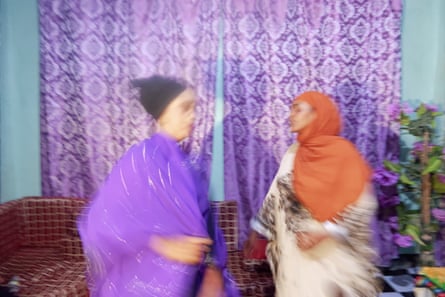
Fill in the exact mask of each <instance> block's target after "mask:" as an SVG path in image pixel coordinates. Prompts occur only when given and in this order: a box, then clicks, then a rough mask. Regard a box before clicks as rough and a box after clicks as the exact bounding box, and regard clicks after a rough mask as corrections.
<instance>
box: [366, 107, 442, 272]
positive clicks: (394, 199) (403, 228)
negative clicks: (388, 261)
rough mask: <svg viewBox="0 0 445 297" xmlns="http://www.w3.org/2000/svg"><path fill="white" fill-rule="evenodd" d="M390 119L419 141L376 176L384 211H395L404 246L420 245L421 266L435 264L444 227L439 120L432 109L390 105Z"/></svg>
mask: <svg viewBox="0 0 445 297" xmlns="http://www.w3.org/2000/svg"><path fill="white" fill-rule="evenodd" d="M389 115H390V117H391V119H392V120H394V121H397V122H398V123H399V124H400V130H401V134H402V135H403V134H408V135H411V136H412V137H414V138H415V140H416V141H415V142H414V143H413V144H412V145H411V146H409V147H407V149H408V152H407V153H406V156H403V154H402V156H401V159H400V160H387V161H385V162H384V166H383V167H381V168H378V169H376V170H375V172H374V181H375V183H376V184H377V186H378V191H379V200H380V204H381V205H382V207H391V206H392V207H395V208H396V210H397V216H393V217H391V218H390V224H391V226H392V227H393V228H394V229H395V230H396V234H395V236H394V240H395V243H396V244H397V245H399V246H400V247H409V246H412V245H414V244H416V245H417V246H418V247H419V249H420V261H421V262H422V263H421V264H422V265H432V264H434V257H433V248H434V236H435V234H436V233H437V231H438V230H439V227H440V224H441V223H443V222H445V147H444V143H443V141H442V140H440V139H438V137H437V135H436V132H437V131H436V129H435V128H436V122H437V119H436V118H437V117H438V116H441V115H443V113H441V112H439V110H438V108H437V107H436V106H433V105H428V104H420V105H419V106H418V107H417V108H416V109H415V110H413V109H412V108H410V107H409V106H408V105H402V106H391V108H390V110H389Z"/></svg>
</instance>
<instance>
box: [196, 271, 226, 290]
mask: <svg viewBox="0 0 445 297" xmlns="http://www.w3.org/2000/svg"><path fill="white" fill-rule="evenodd" d="M197 296H198V297H223V296H224V279H223V276H222V273H221V270H219V269H218V268H217V267H213V266H211V267H207V268H206V270H205V272H204V278H203V280H202V284H201V288H200V289H199V292H198V295H197Z"/></svg>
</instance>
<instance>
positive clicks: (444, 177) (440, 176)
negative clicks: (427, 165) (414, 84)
mask: <svg viewBox="0 0 445 297" xmlns="http://www.w3.org/2000/svg"><path fill="white" fill-rule="evenodd" d="M437 179H438V180H439V182H440V183H442V184H445V175H444V174H438V175H437Z"/></svg>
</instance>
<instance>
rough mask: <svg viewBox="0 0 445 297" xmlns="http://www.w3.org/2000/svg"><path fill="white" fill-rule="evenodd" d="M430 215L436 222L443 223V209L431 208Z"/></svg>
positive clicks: (444, 214) (444, 211)
mask: <svg viewBox="0 0 445 297" xmlns="http://www.w3.org/2000/svg"><path fill="white" fill-rule="evenodd" d="M431 213H432V215H433V217H434V218H435V219H436V220H438V221H441V222H445V209H440V208H433V210H432V211H431Z"/></svg>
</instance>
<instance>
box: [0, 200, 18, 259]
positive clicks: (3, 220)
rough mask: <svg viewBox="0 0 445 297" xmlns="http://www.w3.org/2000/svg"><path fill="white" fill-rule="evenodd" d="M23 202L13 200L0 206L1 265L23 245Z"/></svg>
mask: <svg viewBox="0 0 445 297" xmlns="http://www.w3.org/2000/svg"><path fill="white" fill-rule="evenodd" d="M20 205H21V201H19V200H13V201H8V202H5V203H2V204H0V240H1V242H2V244H0V263H2V262H4V261H5V260H6V259H7V258H8V257H9V256H11V255H12V254H13V253H14V252H15V251H16V250H17V249H18V247H19V246H20V245H21V242H22V238H21V236H20V234H21V232H20V231H21V228H22V221H21V220H20V209H19V208H20Z"/></svg>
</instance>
